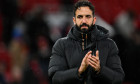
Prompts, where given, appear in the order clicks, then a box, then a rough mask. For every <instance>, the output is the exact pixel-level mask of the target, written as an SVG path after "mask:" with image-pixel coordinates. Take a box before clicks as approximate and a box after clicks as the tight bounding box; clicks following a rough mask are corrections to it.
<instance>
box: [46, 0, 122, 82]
mask: <svg viewBox="0 0 140 84" xmlns="http://www.w3.org/2000/svg"><path fill="white" fill-rule="evenodd" d="M73 22H74V26H73V27H72V28H71V30H70V32H69V33H68V35H67V37H65V38H61V39H59V40H58V41H57V42H56V43H55V45H54V46H53V49H52V56H51V58H50V63H49V70H48V73H49V76H50V78H51V79H52V83H53V84H121V83H122V81H123V78H124V72H123V69H122V67H121V61H120V58H119V56H118V55H117V54H118V49H117V46H116V45H115V43H114V41H113V40H111V39H110V38H108V31H107V30H106V29H104V28H103V27H101V26H97V25H95V22H96V17H95V16H94V6H93V5H92V4H91V3H90V2H89V1H79V2H77V3H76V4H75V6H74V17H73Z"/></svg>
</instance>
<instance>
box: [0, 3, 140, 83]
mask: <svg viewBox="0 0 140 84" xmlns="http://www.w3.org/2000/svg"><path fill="white" fill-rule="evenodd" d="M77 1H78V0H0V84H51V81H50V80H49V78H48V64H49V57H50V56H51V49H52V46H53V44H54V43H55V41H56V40H57V39H59V38H61V37H64V36H66V35H67V33H68V31H69V29H70V28H71V27H72V25H73V22H72V17H73V5H74V3H75V2H77ZM89 1H91V2H92V3H93V4H94V6H95V11H96V12H95V14H96V17H97V22H96V24H99V25H101V26H104V27H105V28H107V29H108V30H109V32H110V37H111V38H112V39H113V40H114V41H115V42H116V44H117V46H118V48H119V56H120V58H121V61H122V67H123V69H124V72H125V79H124V82H123V84H140V80H139V76H140V66H139V64H140V11H139V8H140V0H89Z"/></svg>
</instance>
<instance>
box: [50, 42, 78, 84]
mask: <svg viewBox="0 0 140 84" xmlns="http://www.w3.org/2000/svg"><path fill="white" fill-rule="evenodd" d="M48 74H49V77H50V79H51V80H52V83H53V84H64V83H65V84H67V83H72V82H74V81H80V78H79V77H78V67H77V68H72V69H69V68H68V64H67V60H66V57H65V49H64V44H63V40H62V39H60V40H58V41H57V42H56V43H55V44H54V46H53V49H52V56H51V58H50V63H49V69H48ZM73 84H74V83H73Z"/></svg>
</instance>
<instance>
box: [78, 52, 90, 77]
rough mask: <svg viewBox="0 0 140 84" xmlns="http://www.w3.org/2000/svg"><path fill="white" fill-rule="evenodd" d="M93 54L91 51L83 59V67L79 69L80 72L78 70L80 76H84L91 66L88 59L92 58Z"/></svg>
mask: <svg viewBox="0 0 140 84" xmlns="http://www.w3.org/2000/svg"><path fill="white" fill-rule="evenodd" d="M91 53H92V51H89V52H88V53H87V54H86V55H85V57H84V58H83V60H82V63H81V66H80V68H79V70H78V72H79V74H78V75H80V74H82V73H83V72H84V71H85V70H86V69H87V67H88V65H89V64H88V61H87V58H88V57H91V56H92V55H91Z"/></svg>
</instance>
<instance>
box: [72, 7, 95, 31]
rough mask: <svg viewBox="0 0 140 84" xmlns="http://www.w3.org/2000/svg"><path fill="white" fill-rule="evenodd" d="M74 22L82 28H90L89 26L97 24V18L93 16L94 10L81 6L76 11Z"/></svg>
mask: <svg viewBox="0 0 140 84" xmlns="http://www.w3.org/2000/svg"><path fill="white" fill-rule="evenodd" d="M73 22H74V24H75V25H77V26H78V27H79V28H80V29H81V30H88V29H89V27H91V26H92V25H94V24H95V22H96V18H95V17H93V14H92V11H91V10H90V8H89V7H87V6H86V7H79V8H78V9H77V10H76V12H75V17H73Z"/></svg>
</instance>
